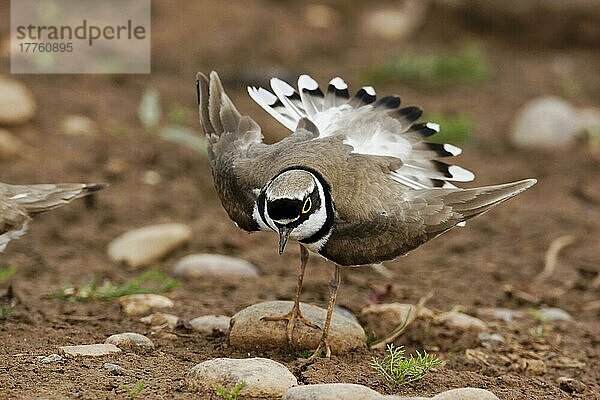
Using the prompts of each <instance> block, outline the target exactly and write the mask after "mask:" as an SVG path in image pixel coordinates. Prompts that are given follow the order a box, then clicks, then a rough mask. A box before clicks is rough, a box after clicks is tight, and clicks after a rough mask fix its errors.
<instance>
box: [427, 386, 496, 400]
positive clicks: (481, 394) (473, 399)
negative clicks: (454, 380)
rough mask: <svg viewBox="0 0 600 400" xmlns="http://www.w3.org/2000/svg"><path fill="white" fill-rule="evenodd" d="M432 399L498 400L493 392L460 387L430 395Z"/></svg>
mask: <svg viewBox="0 0 600 400" xmlns="http://www.w3.org/2000/svg"><path fill="white" fill-rule="evenodd" d="M432 400H500V399H499V398H498V396H496V395H495V394H494V393H492V392H490V391H487V390H485V389H476V388H469V387H466V388H460V389H452V390H447V391H445V392H442V393H439V394H437V395H435V396H433V397H432Z"/></svg>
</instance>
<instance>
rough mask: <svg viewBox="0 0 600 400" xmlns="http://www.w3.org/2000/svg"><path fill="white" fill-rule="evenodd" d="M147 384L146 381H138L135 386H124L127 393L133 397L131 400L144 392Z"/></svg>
mask: <svg viewBox="0 0 600 400" xmlns="http://www.w3.org/2000/svg"><path fill="white" fill-rule="evenodd" d="M145 386H146V384H145V383H144V381H138V382H137V383H136V384H135V386H133V387H129V385H125V386H123V389H124V390H125V392H127V394H128V395H129V398H131V400H135V399H137V398H138V396H139V395H140V393H142V390H144V387H145Z"/></svg>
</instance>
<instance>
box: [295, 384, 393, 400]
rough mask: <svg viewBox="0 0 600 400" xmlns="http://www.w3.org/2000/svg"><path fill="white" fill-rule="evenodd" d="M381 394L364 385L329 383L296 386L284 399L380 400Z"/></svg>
mask: <svg viewBox="0 0 600 400" xmlns="http://www.w3.org/2000/svg"><path fill="white" fill-rule="evenodd" d="M381 398H382V396H381V394H379V393H377V392H376V391H374V390H373V389H370V388H368V387H366V386H363V385H356V384H351V383H327V384H318V385H304V386H296V387H293V388H291V389H289V390H288V391H287V392H285V394H284V395H283V400H313V399H314V400H317V399H318V400H347V399H361V400H376V399H377V400H379V399H381Z"/></svg>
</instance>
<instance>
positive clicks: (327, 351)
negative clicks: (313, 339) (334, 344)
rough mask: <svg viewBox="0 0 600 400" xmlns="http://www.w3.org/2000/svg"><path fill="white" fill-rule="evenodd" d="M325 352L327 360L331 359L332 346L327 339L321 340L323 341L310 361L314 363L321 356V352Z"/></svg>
mask: <svg viewBox="0 0 600 400" xmlns="http://www.w3.org/2000/svg"><path fill="white" fill-rule="evenodd" d="M323 350H325V358H331V346H330V345H329V341H328V340H327V338H325V337H322V338H321V340H320V341H319V345H318V346H317V348H316V350H315V351H314V353H313V354H312V356H310V357H309V358H308V361H314V360H315V359H316V358H317V357H319V356H320V355H321V352H322V351H323Z"/></svg>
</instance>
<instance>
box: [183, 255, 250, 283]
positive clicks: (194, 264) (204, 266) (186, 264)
mask: <svg viewBox="0 0 600 400" xmlns="http://www.w3.org/2000/svg"><path fill="white" fill-rule="evenodd" d="M173 274H174V275H175V276H178V277H182V278H190V279H197V278H207V277H217V278H256V277H257V276H258V275H259V274H258V270H257V269H256V267H255V266H254V265H253V264H252V263H250V262H248V261H246V260H241V259H239V258H235V257H229V256H223V255H220V254H191V255H189V256H185V257H183V258H182V259H181V260H179V261H178V262H177V264H175V266H174V267H173Z"/></svg>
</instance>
